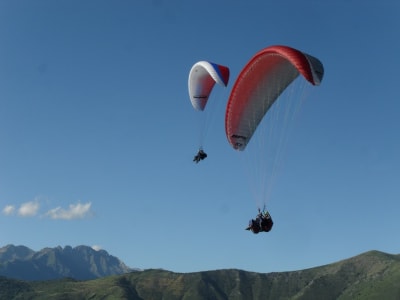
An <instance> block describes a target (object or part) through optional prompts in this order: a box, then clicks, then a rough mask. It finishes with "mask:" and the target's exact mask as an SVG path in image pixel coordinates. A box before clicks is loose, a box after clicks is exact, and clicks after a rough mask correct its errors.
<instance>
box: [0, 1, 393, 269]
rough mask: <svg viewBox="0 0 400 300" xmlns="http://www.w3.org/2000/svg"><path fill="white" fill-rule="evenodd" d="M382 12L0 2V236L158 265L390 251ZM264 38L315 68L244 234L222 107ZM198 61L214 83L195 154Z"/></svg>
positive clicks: (389, 83)
mask: <svg viewBox="0 0 400 300" xmlns="http://www.w3.org/2000/svg"><path fill="white" fill-rule="evenodd" d="M399 15H400V3H399V2H398V1H395V0H393V1H391V0H384V1H356V0H355V1H344V0H338V1H330V2H329V3H328V2H327V1H317V0H310V1H295V0H291V1H270V0H268V1H266V0H254V1H232V0H231V1H214V0H213V1H211V0H205V1H187V0H181V1H177V0H170V1H166V0H164V1H163V0H154V1H150V0H148V1H147V0H137V1H134V0H130V1H128V0H116V1H105V0H91V1H89V0H87V1H82V0H79V1H78V0H59V1H53V0H36V1H30V0H18V1H15V0H2V1H0V246H5V245H7V244H15V245H25V246H28V247H30V248H32V249H33V250H40V249H42V248H44V247H55V246H58V245H60V246H65V245H71V246H77V245H89V246H98V247H101V248H103V249H105V250H106V251H108V252H109V253H110V254H112V255H114V256H117V257H118V258H120V259H121V260H122V261H124V262H125V263H126V264H127V265H128V266H130V267H137V268H142V269H147V268H163V269H167V270H170V271H175V272H195V271H204V270H215V269H225V268H237V269H243V270H247V271H255V272H262V273H267V272H275V271H293V270H298V269H304V268H311V267H314V266H318V265H324V264H328V263H332V262H335V261H338V260H341V259H345V258H348V257H351V256H354V255H357V254H360V253H362V252H365V251H369V250H380V251H384V252H388V253H394V254H395V253H396V254H397V253H400V240H399V238H398V236H399V229H400V218H399V214H400V193H399V187H400V173H399V170H400V158H399V155H398V154H399V153H400V143H399V142H400V141H399V131H400V119H399V112H400V101H399V83H398V82H399V75H398V69H399V67H400V58H399V53H400V41H399V36H400V18H399ZM276 44H282V45H288V46H292V47H294V48H297V49H300V50H302V51H304V52H306V53H309V54H311V55H314V56H316V57H318V58H319V59H320V60H321V61H322V62H323V64H324V67H325V77H324V79H323V82H322V84H321V86H319V87H314V88H310V91H311V92H310V96H309V97H308V98H307V100H306V102H305V103H304V104H303V105H302V110H301V114H300V116H299V118H297V119H296V126H295V128H293V130H292V131H291V133H292V134H291V135H290V138H289V139H288V143H287V148H286V149H287V151H286V152H285V156H284V166H283V167H282V168H281V170H280V173H279V174H280V175H279V176H278V177H277V178H276V181H275V184H274V185H273V189H272V191H271V195H270V197H269V199H268V208H269V210H270V212H271V214H272V217H273V219H274V222H275V224H274V228H273V230H272V231H271V232H270V233H268V234H259V235H254V234H252V233H251V232H249V231H245V230H244V228H245V227H246V225H247V223H248V220H249V219H250V218H252V217H255V215H256V213H257V211H256V209H257V206H256V204H255V201H254V200H255V199H254V197H253V195H252V193H251V191H250V190H251V188H250V186H249V179H250V181H251V178H249V177H248V176H249V175H247V173H246V172H245V171H243V167H244V164H243V160H241V159H240V158H238V153H236V151H234V150H233V149H232V148H231V147H230V146H229V144H228V142H227V140H226V137H225V130H224V109H225V104H226V101H227V98H228V97H229V91H230V89H231V87H232V85H233V83H234V81H235V79H236V76H237V75H238V73H239V72H240V70H241V69H242V68H243V66H244V65H245V64H246V62H247V61H248V60H249V59H250V58H251V57H252V55H253V54H254V53H256V52H257V51H259V50H261V49H263V48H264V47H267V46H270V45H276ZM199 60H210V61H213V62H217V63H220V64H222V65H226V66H229V68H230V70H231V79H230V82H229V85H228V87H227V88H226V89H223V88H222V87H218V88H216V89H215V90H218V91H216V93H215V98H214V99H218V100H219V101H221V103H222V104H221V105H220V106H217V107H219V108H217V109H216V110H215V111H216V112H215V121H214V123H213V126H212V130H210V132H209V134H208V135H207V138H206V141H205V145H204V146H205V150H206V152H207V153H208V155H209V156H208V158H207V159H206V160H204V161H202V162H200V163H199V164H197V165H196V164H194V163H193V162H192V158H193V155H194V154H195V153H196V151H197V149H198V138H199V127H198V124H197V121H196V119H197V118H198V113H197V112H195V111H194V110H193V108H192V106H191V104H190V101H189V97H188V89H187V79H188V73H189V70H190V68H191V66H192V65H193V64H194V63H195V62H197V61H199ZM210 101H211V100H210ZM249 146H250V145H249Z"/></svg>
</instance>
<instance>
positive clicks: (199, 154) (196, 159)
mask: <svg viewBox="0 0 400 300" xmlns="http://www.w3.org/2000/svg"><path fill="white" fill-rule="evenodd" d="M206 157H207V154H206V153H205V152H204V151H203V149H200V150H199V152H197V154H196V155H195V157H194V158H193V161H194V162H196V164H197V163H198V162H199V161H200V160H203V159H205V158H206Z"/></svg>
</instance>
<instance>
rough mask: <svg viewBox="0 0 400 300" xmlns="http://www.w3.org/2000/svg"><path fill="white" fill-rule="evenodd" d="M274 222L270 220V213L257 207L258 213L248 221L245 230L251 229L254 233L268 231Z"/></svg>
mask: <svg viewBox="0 0 400 300" xmlns="http://www.w3.org/2000/svg"><path fill="white" fill-rule="evenodd" d="M272 225H274V222H273V221H272V218H271V215H270V214H269V212H268V211H266V210H265V209H264V210H263V211H261V210H260V209H258V215H257V217H256V219H255V220H254V219H251V220H250V221H249V226H247V228H246V230H251V231H252V232H253V233H254V234H257V233H259V232H269V231H270V230H271V229H272Z"/></svg>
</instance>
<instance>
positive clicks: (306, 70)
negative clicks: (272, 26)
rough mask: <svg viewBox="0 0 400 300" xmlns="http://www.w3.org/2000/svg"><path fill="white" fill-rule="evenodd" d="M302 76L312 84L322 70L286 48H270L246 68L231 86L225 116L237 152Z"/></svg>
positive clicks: (313, 60) (310, 58)
mask: <svg viewBox="0 0 400 300" xmlns="http://www.w3.org/2000/svg"><path fill="white" fill-rule="evenodd" d="M299 74H301V75H302V76H304V78H305V79H306V80H307V81H309V82H310V83H311V84H312V85H319V84H320V83H321V81H322V77H323V74H324V69H323V66H322V63H321V62H320V61H319V60H318V59H317V58H315V57H313V56H311V55H308V54H305V53H302V52H300V51H299V50H296V49H293V48H290V47H287V46H271V47H267V48H265V49H263V50H261V51H259V52H258V53H256V54H255V55H254V56H253V58H252V59H251V60H250V61H249V62H248V63H247V64H246V65H245V67H244V68H243V70H242V71H241V72H240V74H239V76H238V78H237V80H236V82H235V84H234V85H233V88H232V91H231V94H230V97H229V100H228V104H227V108H226V115H225V131H226V136H227V138H228V141H229V143H230V144H231V145H232V147H233V148H234V149H236V150H244V149H245V148H246V145H247V144H248V142H249V141H250V139H251V137H252V135H253V133H254V131H255V130H256V128H257V126H258V124H259V123H260V122H261V120H262V118H263V117H264V115H265V114H266V112H267V111H268V109H269V108H270V107H271V105H272V104H273V103H274V102H275V100H276V99H277V98H278V97H279V95H280V94H281V93H282V92H283V91H284V90H285V89H286V88H287V87H288V86H289V85H290V84H291V83H292V82H293V81H294V80H295V79H296V78H297V77H298V76H299Z"/></svg>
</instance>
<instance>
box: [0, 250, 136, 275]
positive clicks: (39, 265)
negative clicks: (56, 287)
mask: <svg viewBox="0 0 400 300" xmlns="http://www.w3.org/2000/svg"><path fill="white" fill-rule="evenodd" d="M133 270H134V269H132V268H129V267H128V266H126V265H125V264H124V263H123V262H122V261H121V260H120V259H118V258H117V257H115V256H112V255H110V254H108V252H107V251H105V250H94V249H93V248H92V247H89V246H83V245H80V246H76V247H74V248H72V247H71V246H65V247H61V246H57V247H54V248H49V247H46V248H43V249H41V250H39V251H34V250H32V249H30V248H28V247H26V246H14V245H11V244H9V245H6V246H5V247H2V248H0V276H5V277H9V278H15V279H20V280H53V279H61V278H65V277H71V278H74V279H77V280H89V279H95V278H100V277H105V276H111V275H118V274H124V273H127V272H132V271H133Z"/></svg>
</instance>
